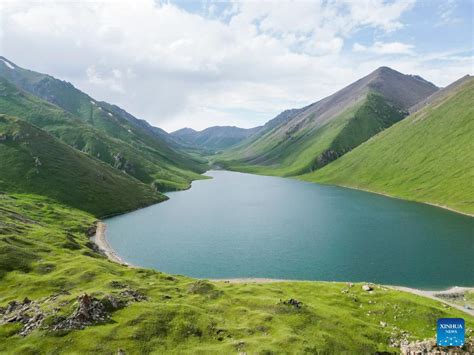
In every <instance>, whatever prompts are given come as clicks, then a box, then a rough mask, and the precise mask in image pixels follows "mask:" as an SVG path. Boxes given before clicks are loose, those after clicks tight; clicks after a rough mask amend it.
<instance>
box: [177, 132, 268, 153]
mask: <svg viewBox="0 0 474 355" xmlns="http://www.w3.org/2000/svg"><path fill="white" fill-rule="evenodd" d="M260 128H261V127H255V128H248V129H247V128H239V127H234V126H214V127H209V128H206V129H204V130H202V131H195V130H193V129H191V128H183V129H180V130H177V131H175V132H172V133H171V135H172V136H173V137H174V138H176V139H177V140H178V141H180V142H182V143H183V144H186V145H189V146H191V147H194V148H198V149H201V150H204V151H207V152H209V153H215V152H218V151H221V150H223V149H227V148H230V147H232V146H234V145H236V144H238V143H239V142H241V141H243V140H244V139H246V138H248V137H251V136H252V135H254V134H255V133H257V132H258V131H259V130H260Z"/></svg>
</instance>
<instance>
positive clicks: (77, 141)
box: [0, 77, 202, 191]
mask: <svg viewBox="0 0 474 355" xmlns="http://www.w3.org/2000/svg"><path fill="white" fill-rule="evenodd" d="M0 93H1V95H0V112H2V113H5V114H8V115H12V116H16V117H20V118H21V119H23V120H26V121H28V122H30V123H32V124H34V125H36V126H38V127H40V128H42V129H44V130H46V131H48V132H49V133H51V134H53V135H54V136H55V137H57V138H59V139H60V140H62V141H63V142H64V143H66V144H68V145H70V146H71V147H73V148H75V149H77V150H80V151H82V152H84V153H86V154H88V155H90V156H92V157H94V158H97V159H100V160H102V161H103V162H105V163H107V164H109V165H110V166H112V167H114V168H117V169H119V170H122V171H125V172H126V173H127V174H129V175H131V176H133V177H135V178H137V179H139V180H140V181H142V182H144V183H146V184H151V183H153V184H154V186H155V187H157V188H158V189H159V190H160V191H170V190H181V189H186V188H188V187H189V186H190V182H191V181H192V180H196V179H201V178H202V177H201V175H199V174H198V173H196V172H193V171H191V169H195V170H196V169H197V168H196V167H195V166H194V165H193V164H190V165H188V166H186V167H184V168H179V167H178V165H179V164H178V163H176V160H173V157H174V156H175V155H176V153H174V155H173V154H172V153H171V152H170V149H169V148H167V149H166V150H164V149H162V148H160V147H157V148H153V147H151V146H149V145H146V144H145V143H143V141H142V140H140V139H139V137H137V136H136V135H135V133H133V131H132V130H131V129H129V128H127V130H126V133H125V135H124V134H122V133H120V134H117V135H115V136H111V135H109V134H108V133H106V132H104V131H102V130H100V129H98V128H96V127H94V126H92V125H90V124H89V123H87V122H84V121H82V120H80V119H78V118H75V117H74V116H73V115H72V114H71V113H69V112H66V111H64V110H63V109H61V108H59V107H58V106H56V105H53V104H51V103H49V102H46V101H44V100H42V99H40V98H37V97H35V96H33V95H30V94H28V93H26V92H23V91H21V90H19V89H18V88H16V87H15V86H14V85H13V84H11V83H10V82H8V81H7V80H5V79H3V78H1V77H0ZM89 105H91V104H90V103H89ZM99 112H101V113H102V112H103V111H101V110H99ZM106 117H107V119H106V120H107V122H108V121H114V120H115V119H114V116H113V115H112V116H109V113H108V112H107V114H106ZM155 140H158V139H155ZM158 148H160V149H158ZM189 161H191V162H192V161H195V162H198V161H199V160H198V158H189ZM201 169H202V167H201Z"/></svg>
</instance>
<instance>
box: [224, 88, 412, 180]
mask: <svg viewBox="0 0 474 355" xmlns="http://www.w3.org/2000/svg"><path fill="white" fill-rule="evenodd" d="M405 115H406V113H405V112H403V111H402V110H400V109H399V108H397V107H395V106H394V105H392V104H390V103H389V102H388V101H387V100H386V99H384V98H383V97H382V96H381V95H379V94H376V93H369V94H368V95H367V97H366V98H365V99H363V100H361V101H359V102H356V103H354V104H353V105H352V106H350V107H348V108H346V109H345V110H344V111H343V112H341V113H339V114H338V115H337V116H335V117H334V118H333V119H331V120H330V121H329V122H327V123H326V124H324V125H322V126H316V127H315V128H307V126H308V127H309V125H303V126H302V127H301V128H298V129H297V130H295V131H294V132H291V133H288V132H287V134H285V135H282V134H280V133H278V132H279V130H278V127H277V129H274V130H271V131H269V132H267V133H266V134H265V135H264V136H262V137H260V138H259V139H257V140H255V141H253V142H251V143H250V144H247V142H244V143H242V145H241V146H239V147H238V148H236V149H233V150H230V151H228V152H224V153H223V154H222V155H219V156H217V157H216V158H215V160H216V164H218V165H220V166H223V167H225V168H227V169H229V170H237V171H243V172H248V173H257V174H264V175H278V176H296V175H301V174H304V173H309V172H311V171H314V170H315V169H318V168H320V167H322V166H324V165H326V164H328V163H330V162H331V161H333V160H334V159H337V158H338V157H339V156H342V155H343V154H345V153H346V152H348V151H350V150H351V149H353V148H355V147H356V146H358V145H359V144H361V143H363V142H364V141H366V140H367V139H369V138H370V137H372V136H373V135H374V134H376V133H378V132H380V131H381V130H383V129H385V128H387V127H390V126H391V125H392V124H394V123H395V122H398V121H399V120H401V119H402V118H403V117H404V116H405ZM312 119H315V117H313V118H312Z"/></svg>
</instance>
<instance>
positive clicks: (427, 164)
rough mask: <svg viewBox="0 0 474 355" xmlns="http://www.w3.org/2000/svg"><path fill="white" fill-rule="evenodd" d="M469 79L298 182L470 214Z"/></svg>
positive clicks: (473, 196) (472, 133)
mask: <svg viewBox="0 0 474 355" xmlns="http://www.w3.org/2000/svg"><path fill="white" fill-rule="evenodd" d="M473 98H474V78H473V77H472V76H466V77H464V78H462V79H460V80H458V81H457V82H455V83H454V84H452V85H450V86H448V87H446V88H445V89H442V90H440V91H438V92H436V93H435V94H433V95H432V96H430V97H429V98H428V99H427V100H426V101H425V102H424V103H423V104H422V105H421V106H420V107H419V108H418V110H417V111H416V112H414V113H412V114H411V115H410V116H409V117H407V118H406V119H404V120H403V121H402V122H399V123H397V124H395V125H394V126H392V127H390V128H388V129H387V130H385V131H383V132H381V133H379V134H378V135H376V136H375V137H373V138H372V139H370V140H369V141H367V142H366V143H364V144H362V145H360V146H359V147H357V148H356V149H354V150H353V151H351V152H350V153H347V154H346V155H344V156H343V157H341V158H340V159H338V160H336V161H335V162H333V163H331V164H329V165H328V166H326V167H324V168H323V169H321V170H319V171H316V172H314V173H311V174H307V175H304V176H303V177H302V179H304V180H308V181H315V182H321V183H328V184H336V185H344V186H351V187H356V188H360V189H366V190H370V191H376V192H380V193H384V194H388V195H391V196H397V197H401V198H403V199H408V200H416V201H422V202H429V203H433V204H438V205H443V206H447V207H449V208H452V209H455V210H457V211H461V212H465V213H470V214H473V213H474V189H473V188H472V187H473V181H474V149H473V142H474V105H473Z"/></svg>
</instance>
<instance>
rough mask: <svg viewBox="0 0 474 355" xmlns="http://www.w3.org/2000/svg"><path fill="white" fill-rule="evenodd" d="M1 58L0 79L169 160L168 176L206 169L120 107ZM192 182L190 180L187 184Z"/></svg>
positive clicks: (141, 149)
mask: <svg viewBox="0 0 474 355" xmlns="http://www.w3.org/2000/svg"><path fill="white" fill-rule="evenodd" d="M0 59H2V60H1V61H0V77H2V78H4V79H5V80H7V81H8V82H10V83H12V84H14V85H15V86H16V87H18V88H20V89H21V90H23V91H26V92H28V93H30V94H32V95H33V96H35V97H38V98H41V99H42V100H45V101H48V102H50V103H52V104H54V105H55V106H56V107H60V108H62V109H63V110H64V111H66V112H68V113H70V114H71V116H73V117H75V118H77V119H80V120H81V121H83V122H84V123H87V124H88V125H89V126H92V127H94V128H95V129H96V130H98V131H101V132H102V133H104V134H105V135H107V136H109V137H110V138H113V139H119V140H121V141H122V142H125V143H128V144H131V145H133V146H134V147H135V148H136V149H138V150H139V151H140V152H141V153H146V152H147V151H150V150H153V151H154V153H155V155H157V156H158V157H159V159H161V160H162V161H166V163H162V168H164V169H165V170H168V173H169V170H170V169H168V167H169V166H171V167H174V168H179V169H181V170H184V171H192V172H195V173H202V172H204V171H205V170H206V167H207V165H206V161H205V160H203V159H196V158H194V157H190V156H189V155H187V154H185V153H183V152H182V151H181V150H180V149H179V144H178V143H177V142H176V141H175V140H174V139H173V138H172V137H171V136H170V135H169V134H167V133H166V132H165V131H163V130H160V129H159V128H156V127H152V126H151V125H149V124H148V123H147V122H146V121H144V120H139V119H137V118H136V117H134V116H133V115H131V114H130V113H128V112H126V111H125V110H123V109H121V108H120V107H118V106H115V105H111V104H109V103H107V102H101V101H97V100H95V99H93V98H92V97H90V96H89V95H87V94H86V93H84V92H82V91H80V90H78V89H77V88H75V87H74V86H73V85H72V84H71V83H68V82H66V81H62V80H59V79H56V78H54V77H52V76H50V75H47V74H42V73H38V72H35V71H31V70H27V69H24V68H21V67H19V66H17V65H16V64H14V63H12V62H9V64H10V66H8V65H6V64H5V61H8V60H7V59H6V58H3V57H0ZM4 113H5V112H4ZM191 174H192V173H191ZM178 175H179V174H178ZM181 175H183V174H182V172H181ZM165 180H166V179H165ZM178 180H179V176H178ZM191 180H192V179H188V183H189V181H191Z"/></svg>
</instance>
